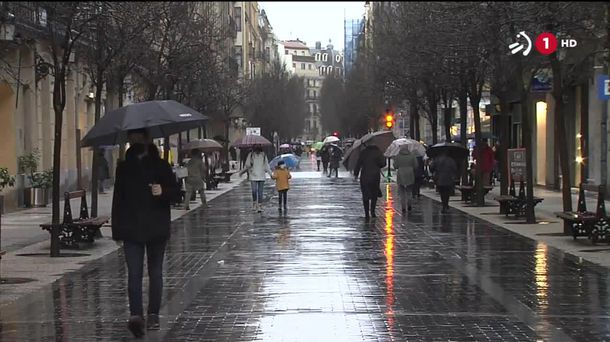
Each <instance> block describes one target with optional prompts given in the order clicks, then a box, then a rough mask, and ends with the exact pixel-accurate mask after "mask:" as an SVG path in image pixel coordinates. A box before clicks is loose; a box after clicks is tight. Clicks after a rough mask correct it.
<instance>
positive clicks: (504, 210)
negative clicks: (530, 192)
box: [494, 180, 544, 217]
mask: <svg viewBox="0 0 610 342" xmlns="http://www.w3.org/2000/svg"><path fill="white" fill-rule="evenodd" d="M494 199H495V200H496V201H498V203H499V204H500V214H504V215H506V216H507V217H508V215H511V214H513V215H515V216H516V217H522V216H525V210H526V209H527V197H526V196H525V183H524V182H523V181H521V183H520V184H519V195H518V196H516V195H515V181H514V180H513V181H511V185H510V191H509V194H508V195H500V196H496V197H495V198H494ZM532 200H533V203H534V207H536V205H538V203H541V202H542V201H543V200H544V198H540V197H536V196H534V198H533V199H532Z"/></svg>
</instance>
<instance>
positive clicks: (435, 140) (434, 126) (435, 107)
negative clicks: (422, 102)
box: [429, 93, 438, 145]
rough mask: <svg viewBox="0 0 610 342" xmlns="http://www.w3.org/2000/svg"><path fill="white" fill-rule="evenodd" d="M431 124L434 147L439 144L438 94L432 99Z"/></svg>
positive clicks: (430, 99)
mask: <svg viewBox="0 0 610 342" xmlns="http://www.w3.org/2000/svg"><path fill="white" fill-rule="evenodd" d="M429 101H430V113H429V115H430V124H431V125H432V145H436V144H437V143H438V104H437V101H436V93H434V94H433V95H432V96H431V97H430V98H429Z"/></svg>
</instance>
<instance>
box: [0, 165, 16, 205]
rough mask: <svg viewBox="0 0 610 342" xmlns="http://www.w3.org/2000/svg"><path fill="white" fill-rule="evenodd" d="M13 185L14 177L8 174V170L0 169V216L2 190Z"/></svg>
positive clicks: (2, 198) (2, 200)
mask: <svg viewBox="0 0 610 342" xmlns="http://www.w3.org/2000/svg"><path fill="white" fill-rule="evenodd" d="M14 185H15V177H13V176H11V175H10V174H9V173H8V169H7V168H5V167H0V214H3V213H4V197H3V196H2V190H4V188H6V187H9V186H14Z"/></svg>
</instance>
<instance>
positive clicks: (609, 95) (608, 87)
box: [597, 75, 610, 101]
mask: <svg viewBox="0 0 610 342" xmlns="http://www.w3.org/2000/svg"><path fill="white" fill-rule="evenodd" d="M597 97H598V98H599V99H600V100H602V101H608V100H610V82H609V81H608V75H598V76H597Z"/></svg>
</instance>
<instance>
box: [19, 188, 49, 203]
mask: <svg viewBox="0 0 610 342" xmlns="http://www.w3.org/2000/svg"><path fill="white" fill-rule="evenodd" d="M49 192H50V191H49V190H48V189H42V188H26V189H24V194H23V197H24V200H25V206H26V207H28V208H32V207H34V208H44V207H46V206H47V205H48V204H49Z"/></svg>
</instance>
